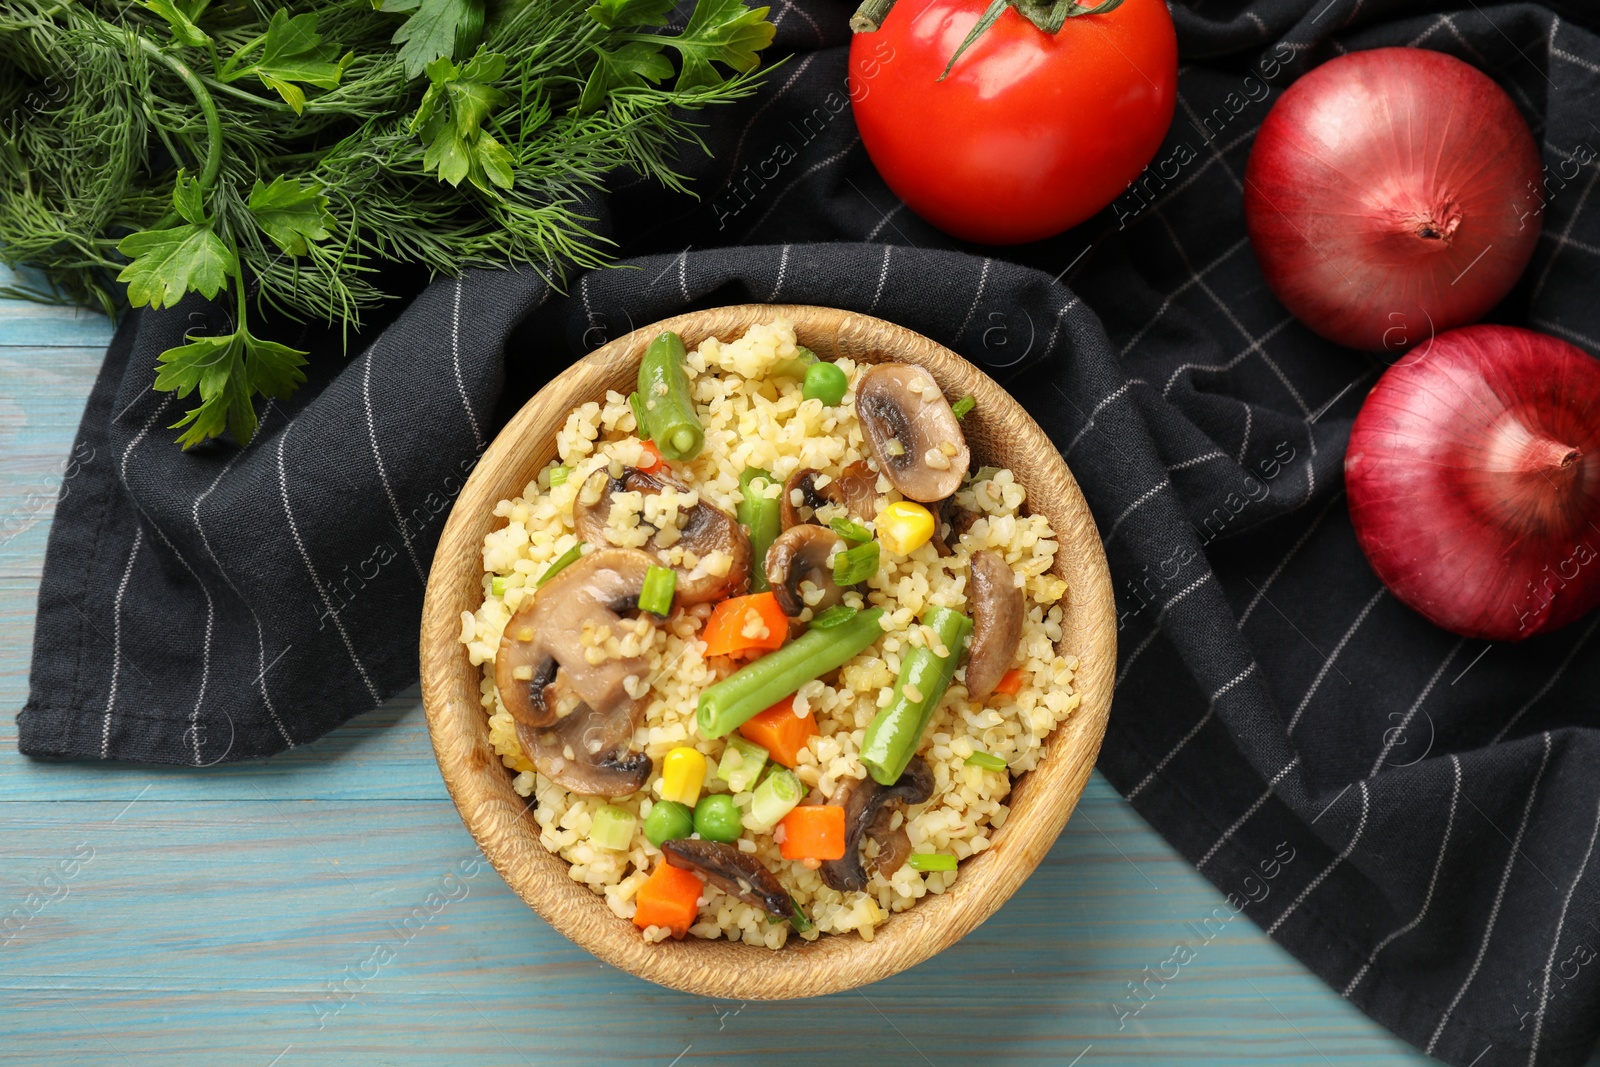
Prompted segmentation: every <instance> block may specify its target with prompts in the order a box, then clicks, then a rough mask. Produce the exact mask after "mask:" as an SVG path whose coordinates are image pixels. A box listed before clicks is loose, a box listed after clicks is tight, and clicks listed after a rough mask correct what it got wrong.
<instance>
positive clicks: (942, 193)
mask: <svg viewBox="0 0 1600 1067" xmlns="http://www.w3.org/2000/svg"><path fill="white" fill-rule="evenodd" d="M985 6H987V5H986V4H985V0H898V2H897V3H896V4H895V6H894V7H893V9H892V10H890V12H889V16H888V17H887V18H886V19H884V21H883V25H882V26H881V27H880V28H879V29H878V30H877V32H875V33H858V34H856V35H855V38H854V40H852V41H851V44H850V98H851V100H852V101H853V102H854V110H855V118H856V125H857V127H858V128H859V129H860V131H861V140H862V141H863V142H864V143H865V144H866V146H867V152H868V153H869V154H870V155H871V156H872V161H873V163H874V164H876V165H877V168H878V173H880V174H881V175H883V180H884V181H886V182H887V183H888V184H889V188H891V189H893V190H894V192H895V194H896V195H897V196H899V197H900V199H902V200H904V201H905V202H906V204H907V205H908V206H909V207H910V208H911V210H913V211H915V212H916V213H917V214H919V215H921V216H922V217H923V218H925V219H927V220H928V221H929V222H931V223H933V224H934V225H935V226H937V227H939V228H940V229H942V230H944V231H946V232H948V233H951V234H954V235H955V236H957V237H962V238H965V239H967V240H969V241H980V242H983V243H986V244H1020V243H1022V242H1024V241H1036V240H1038V239H1040V238H1043V237H1049V236H1051V235H1053V234H1057V233H1060V232H1061V231H1062V230H1065V229H1067V228H1068V227H1070V226H1075V225H1077V224H1078V223H1080V222H1082V221H1083V220H1084V219H1087V218H1088V217H1089V216H1091V215H1093V214H1094V213H1095V212H1097V211H1099V210H1100V209H1101V208H1103V207H1105V206H1106V205H1107V204H1109V203H1111V201H1112V200H1114V199H1115V198H1116V197H1117V195H1118V194H1119V193H1121V192H1122V191H1123V190H1124V189H1125V188H1126V187H1127V185H1128V183H1129V182H1131V181H1132V180H1133V179H1134V178H1136V177H1137V176H1138V174H1139V172H1140V171H1141V170H1142V169H1144V166H1145V164H1147V163H1149V162H1150V159H1151V157H1152V156H1154V155H1155V152H1156V149H1157V148H1159V147H1160V146H1161V141H1162V138H1163V137H1165V136H1166V133H1167V127H1168V126H1169V125H1170V124H1171V122H1172V109H1173V106H1174V105H1175V103H1176V101H1177V93H1178V42H1177V35H1176V34H1175V33H1174V32H1173V29H1172V17H1171V15H1169V14H1168V12H1167V7H1166V4H1164V3H1163V2H1162V0H1124V2H1123V4H1122V5H1121V6H1120V7H1117V8H1115V9H1113V10H1111V11H1108V12H1106V13H1105V14H1103V15H1080V16H1078V17H1076V18H1069V19H1067V21H1066V25H1064V26H1063V27H1062V28H1061V32H1060V33H1058V34H1054V35H1051V34H1047V33H1045V32H1043V31H1042V30H1040V29H1039V28H1038V27H1036V26H1035V25H1034V24H1033V23H1031V22H1029V21H1028V20H1027V19H1025V18H1023V16H1022V15H1020V14H1019V13H1018V12H1017V11H1016V9H1015V8H1010V7H1008V8H1006V10H1005V13H1004V14H1002V15H1001V16H1000V18H999V19H998V20H997V21H996V22H995V24H994V25H993V26H991V27H990V28H989V29H988V30H987V31H986V32H985V33H984V34H983V35H982V36H980V37H979V38H978V39H977V40H976V41H974V42H973V44H972V47H970V48H968V49H967V50H966V52H964V53H963V54H962V56H961V58H960V59H959V60H957V61H956V65H955V67H954V68H953V69H952V70H951V71H950V74H949V76H948V77H946V78H945V79H944V81H939V80H938V78H939V74H940V72H941V71H943V70H944V68H945V65H946V64H947V63H949V62H950V57H951V56H953V55H955V52H956V49H957V48H959V47H960V46H961V42H962V41H963V40H964V39H965V38H966V36H967V32H968V31H969V30H971V29H972V27H973V25H974V24H975V23H976V22H977V21H978V16H979V15H981V14H982V13H983V9H984V8H985Z"/></svg>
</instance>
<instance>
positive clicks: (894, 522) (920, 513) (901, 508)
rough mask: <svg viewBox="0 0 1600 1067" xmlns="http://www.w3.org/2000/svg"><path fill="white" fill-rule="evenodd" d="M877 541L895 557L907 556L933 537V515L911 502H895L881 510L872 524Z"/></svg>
mask: <svg viewBox="0 0 1600 1067" xmlns="http://www.w3.org/2000/svg"><path fill="white" fill-rule="evenodd" d="M874 525H875V526H876V527H877V530H878V540H879V541H881V542H882V543H883V547H885V548H887V549H888V550H889V551H890V552H893V553H894V554H895V555H897V556H909V555H911V553H913V552H915V551H916V550H917V549H919V548H921V547H922V546H923V545H925V544H927V543H928V539H929V538H931V537H932V536H933V513H932V512H930V511H929V510H928V509H927V508H925V507H923V506H922V505H921V504H918V503H916V502H914V501H911V500H897V501H895V502H894V503H893V504H890V505H889V506H888V507H886V508H884V509H883V513H882V514H881V515H879V516H878V521H877V522H876V523H875V524H874Z"/></svg>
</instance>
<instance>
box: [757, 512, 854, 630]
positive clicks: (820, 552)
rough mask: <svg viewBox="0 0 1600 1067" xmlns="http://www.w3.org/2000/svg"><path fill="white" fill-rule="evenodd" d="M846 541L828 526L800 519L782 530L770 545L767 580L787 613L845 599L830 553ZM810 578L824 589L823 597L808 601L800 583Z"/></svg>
mask: <svg viewBox="0 0 1600 1067" xmlns="http://www.w3.org/2000/svg"><path fill="white" fill-rule="evenodd" d="M842 543H843V540H842V539H841V538H840V537H839V535H838V534H836V533H834V532H833V531H832V530H830V529H828V528H827V527H826V526H813V525H811V524H810V523H801V524H800V525H798V526H791V527H789V528H788V529H787V530H785V531H783V533H781V534H779V535H778V536H777V537H776V538H775V539H774V540H773V542H772V546H771V547H770V548H768V549H767V581H768V582H770V583H771V584H772V595H773V596H774V597H776V598H777V601H778V606H779V607H780V608H782V609H783V613H784V614H785V615H788V616H790V617H791V618H793V617H794V616H796V615H799V614H800V613H801V612H802V611H804V610H805V609H806V608H807V607H808V606H809V607H810V608H811V609H812V611H814V612H823V611H826V610H827V609H829V608H831V607H833V606H834V605H835V604H837V603H839V602H840V601H841V600H843V599H844V590H843V589H841V588H839V586H838V584H837V583H835V582H834V580H833V568H832V567H830V566H829V565H828V557H829V556H831V555H832V554H833V550H834V547H835V546H836V545H840V544H842ZM804 581H809V582H811V583H812V584H813V585H816V586H817V587H818V588H820V589H821V590H822V599H821V600H819V601H817V602H816V603H815V604H811V605H807V604H806V602H805V598H804V597H802V596H801V595H800V583H801V582H804Z"/></svg>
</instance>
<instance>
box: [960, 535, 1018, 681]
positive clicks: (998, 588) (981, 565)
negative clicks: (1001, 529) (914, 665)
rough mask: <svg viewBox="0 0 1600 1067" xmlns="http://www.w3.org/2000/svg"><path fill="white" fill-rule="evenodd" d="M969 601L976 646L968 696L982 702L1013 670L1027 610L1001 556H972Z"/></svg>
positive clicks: (980, 553)
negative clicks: (1023, 618) (1007, 672)
mask: <svg viewBox="0 0 1600 1067" xmlns="http://www.w3.org/2000/svg"><path fill="white" fill-rule="evenodd" d="M969 570H970V575H971V576H970V578H969V580H968V581H969V585H968V598H967V599H968V600H969V601H970V602H971V604H972V645H971V649H970V652H971V655H970V656H969V658H968V659H967V693H968V695H969V696H971V697H972V699H973V700H982V699H984V698H985V697H987V696H988V695H989V694H990V693H992V692H994V687H995V686H997V685H999V684H1000V679H1001V677H1002V676H1004V675H1005V673H1006V671H1008V670H1010V669H1011V661H1012V660H1014V659H1016V657H1017V645H1018V644H1019V643H1020V642H1021V641H1022V615H1023V612H1024V611H1025V610H1026V608H1025V606H1024V604H1023V600H1022V590H1021V589H1019V588H1017V579H1016V575H1015V573H1013V572H1012V570H1011V565H1010V564H1008V563H1007V562H1006V561H1005V559H1004V558H1003V557H1002V556H1001V555H1000V554H999V553H997V552H990V551H989V550H988V549H983V550H981V551H978V552H974V553H973V554H972V562H971V564H970V567H969Z"/></svg>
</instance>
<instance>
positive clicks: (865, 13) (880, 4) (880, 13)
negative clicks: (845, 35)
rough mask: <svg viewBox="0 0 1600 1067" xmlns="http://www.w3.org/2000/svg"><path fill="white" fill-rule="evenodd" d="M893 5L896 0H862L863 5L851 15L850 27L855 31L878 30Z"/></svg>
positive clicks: (869, 31) (872, 31)
mask: <svg viewBox="0 0 1600 1067" xmlns="http://www.w3.org/2000/svg"><path fill="white" fill-rule="evenodd" d="M892 7H894V0H861V6H860V7H858V8H856V13H855V14H854V15H851V16H850V29H851V30H852V31H853V32H855V33H876V32H878V27H879V26H882V25H883V20H884V19H886V18H888V17H889V9H890V8H892Z"/></svg>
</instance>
